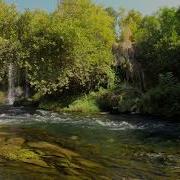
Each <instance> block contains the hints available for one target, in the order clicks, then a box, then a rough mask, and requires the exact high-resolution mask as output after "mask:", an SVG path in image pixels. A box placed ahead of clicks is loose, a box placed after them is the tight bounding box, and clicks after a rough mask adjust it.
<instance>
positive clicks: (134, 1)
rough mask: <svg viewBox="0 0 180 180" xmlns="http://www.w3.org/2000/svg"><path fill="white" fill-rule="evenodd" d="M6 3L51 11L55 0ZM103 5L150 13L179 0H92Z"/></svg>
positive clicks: (7, 0) (18, 0) (176, 3)
mask: <svg viewBox="0 0 180 180" xmlns="http://www.w3.org/2000/svg"><path fill="white" fill-rule="evenodd" d="M5 1H6V2H8V3H15V4H16V5H17V7H18V9H19V10H24V9H26V8H30V9H36V8H41V9H45V10H48V11H53V10H54V9H55V7H56V4H57V0H5ZM93 1H94V2H96V3H99V4H102V5H104V6H111V7H114V8H115V9H118V8H119V7H123V8H126V9H136V10H139V11H141V12H142V13H144V14H151V13H153V12H155V11H156V10H157V9H158V8H159V7H161V6H170V7H171V6H174V7H180V0H93Z"/></svg>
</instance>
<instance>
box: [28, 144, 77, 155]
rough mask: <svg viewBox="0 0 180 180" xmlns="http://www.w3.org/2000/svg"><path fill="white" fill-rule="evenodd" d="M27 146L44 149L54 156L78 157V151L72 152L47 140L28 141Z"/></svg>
mask: <svg viewBox="0 0 180 180" xmlns="http://www.w3.org/2000/svg"><path fill="white" fill-rule="evenodd" d="M28 146H29V147H31V148H38V149H43V150H45V151H48V152H50V153H51V154H50V155H55V156H59V157H68V158H71V157H78V156H80V155H79V154H78V153H76V152H73V151H71V150H69V149H66V148H62V147H60V146H58V145H55V144H50V143H48V142H44V141H41V142H29V143H28Z"/></svg>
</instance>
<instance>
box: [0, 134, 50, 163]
mask: <svg viewBox="0 0 180 180" xmlns="http://www.w3.org/2000/svg"><path fill="white" fill-rule="evenodd" d="M24 142H25V139H23V138H19V137H17V138H10V139H8V140H7V141H5V139H1V144H0V156H1V157H2V158H4V159H7V160H16V161H22V162H25V163H30V164H34V165H37V166H41V167H49V166H48V165H47V163H46V162H45V161H43V160H42V159H41V158H40V156H39V155H38V154H37V153H35V152H33V151H31V150H29V149H26V148H22V147H21V146H22V145H23V144H24Z"/></svg>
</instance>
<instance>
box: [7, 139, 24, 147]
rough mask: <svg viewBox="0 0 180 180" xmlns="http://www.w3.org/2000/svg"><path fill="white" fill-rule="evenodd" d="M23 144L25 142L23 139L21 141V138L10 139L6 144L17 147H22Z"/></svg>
mask: <svg viewBox="0 0 180 180" xmlns="http://www.w3.org/2000/svg"><path fill="white" fill-rule="evenodd" d="M24 142H25V139H23V138H10V139H8V140H7V143H8V144H13V145H17V146H21V145H23V144H24Z"/></svg>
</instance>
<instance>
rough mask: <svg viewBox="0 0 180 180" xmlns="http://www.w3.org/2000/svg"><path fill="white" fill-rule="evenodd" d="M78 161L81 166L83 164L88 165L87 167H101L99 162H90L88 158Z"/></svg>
mask: <svg viewBox="0 0 180 180" xmlns="http://www.w3.org/2000/svg"><path fill="white" fill-rule="evenodd" d="M78 162H79V163H80V164H81V165H82V166H85V167H88V168H101V165H100V164H98V163H95V162H92V161H89V160H86V159H78Z"/></svg>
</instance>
